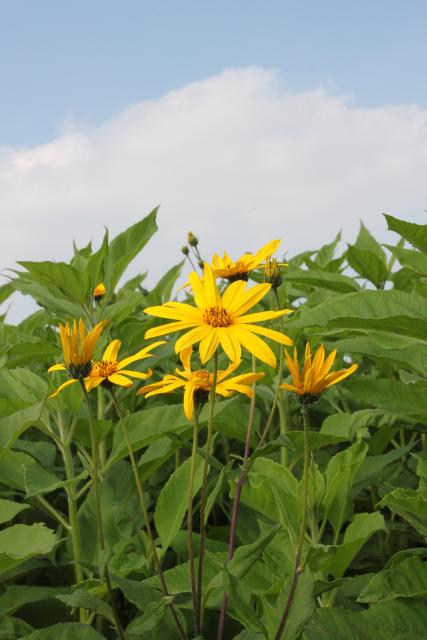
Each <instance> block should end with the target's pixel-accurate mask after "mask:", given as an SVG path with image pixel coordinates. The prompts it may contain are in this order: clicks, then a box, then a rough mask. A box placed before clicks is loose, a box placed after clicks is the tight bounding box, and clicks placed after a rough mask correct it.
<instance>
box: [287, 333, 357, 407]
mask: <svg viewBox="0 0 427 640" xmlns="http://www.w3.org/2000/svg"><path fill="white" fill-rule="evenodd" d="M336 354H337V351H336V349H334V350H333V351H332V352H331V353H330V354H329V355H328V357H327V358H326V359H325V348H324V346H323V345H320V347H319V348H318V350H317V351H316V353H315V355H314V357H312V356H311V351H310V344H309V343H308V342H307V344H306V345H305V357H304V366H303V368H302V371H301V373H300V371H299V365H298V353H297V350H296V349H294V357H293V359H292V358H291V357H290V355H289V354H288V353H287V352H286V356H285V357H286V363H287V365H288V367H289V371H290V372H291V376H292V383H293V384H286V383H285V384H282V385H280V386H281V388H282V389H287V391H293V392H294V393H297V394H298V399H299V401H300V402H301V404H309V403H311V402H315V401H316V400H317V399H318V397H319V396H320V394H321V393H322V392H323V391H324V390H325V389H327V388H328V387H331V386H332V385H333V384H336V383H337V382H340V381H341V380H344V378H347V377H348V376H350V375H351V374H352V373H354V372H355V371H356V369H357V367H358V365H357V364H352V365H351V367H349V368H348V369H341V370H340V371H331V367H332V365H333V363H334V360H335V356H336Z"/></svg>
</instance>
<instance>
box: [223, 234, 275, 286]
mask: <svg viewBox="0 0 427 640" xmlns="http://www.w3.org/2000/svg"><path fill="white" fill-rule="evenodd" d="M280 242H281V240H272V241H271V242H269V243H268V244H266V245H265V246H264V247H262V248H261V249H260V250H259V251H257V252H256V253H244V254H243V255H242V256H240V258H239V259H238V260H236V262H233V260H232V259H231V258H230V256H229V255H228V253H227V252H226V251H224V256H223V257H222V258H220V257H219V255H218V254H217V253H215V255H214V256H213V257H212V268H213V270H214V273H215V276H216V277H217V278H224V279H225V280H228V281H229V282H234V281H235V280H247V279H248V275H249V272H250V271H252V269H255V268H256V267H258V266H259V265H260V264H261V262H262V261H263V260H265V259H266V258H269V257H270V256H272V255H273V253H274V252H275V251H277V249H278V247H279V245H280Z"/></svg>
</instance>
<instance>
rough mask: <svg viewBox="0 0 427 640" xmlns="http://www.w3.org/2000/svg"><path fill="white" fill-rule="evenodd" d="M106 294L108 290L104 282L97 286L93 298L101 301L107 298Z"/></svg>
mask: <svg viewBox="0 0 427 640" xmlns="http://www.w3.org/2000/svg"><path fill="white" fill-rule="evenodd" d="M106 293H107V288H106V286H105V284H104V283H103V282H100V283H99V284H97V285H96V287H95V289H94V290H93V297H94V298H95V300H101V298H102V297H103V296H105V294H106Z"/></svg>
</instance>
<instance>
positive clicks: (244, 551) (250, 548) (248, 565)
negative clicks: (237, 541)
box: [228, 524, 282, 579]
mask: <svg viewBox="0 0 427 640" xmlns="http://www.w3.org/2000/svg"><path fill="white" fill-rule="evenodd" d="M281 526H282V525H281V524H276V525H274V527H271V528H270V529H269V530H267V531H266V532H265V533H264V535H262V536H261V537H260V538H259V539H258V540H256V541H255V542H253V543H252V544H246V545H243V546H241V547H239V548H238V549H236V551H235V553H234V556H233V558H232V559H231V561H230V563H229V565H228V571H229V573H231V574H232V575H233V576H235V577H236V578H239V579H241V578H244V577H245V576H246V574H247V573H248V571H249V570H250V569H252V567H253V566H254V564H255V563H256V562H257V561H258V560H259V559H260V557H261V556H262V554H263V552H264V549H265V548H266V547H267V545H268V544H269V543H270V542H271V540H272V539H273V538H274V536H275V535H276V533H277V532H278V531H279V529H280V528H281Z"/></svg>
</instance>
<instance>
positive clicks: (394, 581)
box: [357, 558, 427, 603]
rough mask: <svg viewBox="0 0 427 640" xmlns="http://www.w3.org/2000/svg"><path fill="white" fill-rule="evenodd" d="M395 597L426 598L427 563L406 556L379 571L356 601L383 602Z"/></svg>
mask: <svg viewBox="0 0 427 640" xmlns="http://www.w3.org/2000/svg"><path fill="white" fill-rule="evenodd" d="M396 598H427V563H426V562H422V560H420V559H419V558H408V559H407V560H403V561H402V562H399V563H398V564H394V565H392V566H391V567H390V568H389V569H385V570H384V571H379V572H378V573H377V574H375V575H374V576H373V577H372V578H371V580H370V581H369V582H368V584H367V585H366V587H365V589H363V591H362V593H361V594H360V596H359V598H358V599H357V600H358V602H369V603H376V602H384V601H386V600H395V599H396Z"/></svg>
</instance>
